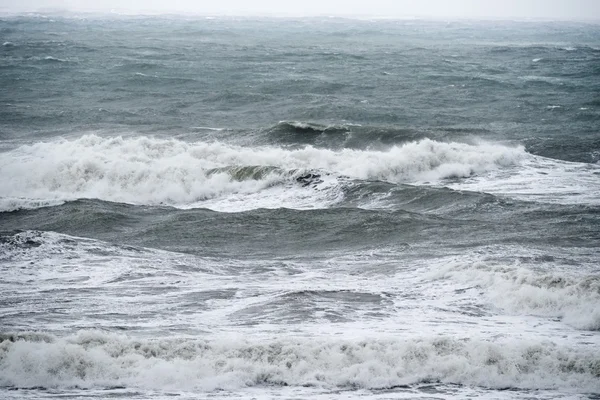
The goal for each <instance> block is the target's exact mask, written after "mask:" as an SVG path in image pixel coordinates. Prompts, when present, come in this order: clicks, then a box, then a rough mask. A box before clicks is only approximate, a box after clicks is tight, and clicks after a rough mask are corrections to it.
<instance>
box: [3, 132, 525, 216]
mask: <svg viewBox="0 0 600 400" xmlns="http://www.w3.org/2000/svg"><path fill="white" fill-rule="evenodd" d="M526 156H527V154H526V153H525V151H524V149H523V148H522V147H516V148H512V147H506V146H502V145H497V144H478V145H474V144H473V145H472V144H465V143H445V142H437V141H434V140H430V139H424V140H420V141H415V142H410V143H406V144H404V145H402V146H393V147H391V148H389V149H388V150H386V151H369V150H353V149H342V150H338V151H334V150H328V149H317V148H314V147H312V146H305V147H303V148H299V149H292V150H290V149H283V148H279V147H241V146H234V145H227V144H223V143H218V142H214V143H205V142H196V143H187V142H183V141H178V140H164V139H155V138H147V137H142V138H122V137H116V138H102V137H99V136H96V135H85V136H83V137H81V138H78V139H74V140H61V141H57V142H46V143H36V144H33V145H28V146H22V147H19V148H17V149H15V150H12V151H10V152H6V153H2V154H1V155H0V186H1V187H3V188H4V191H3V193H2V199H1V202H2V204H0V206H1V207H2V209H3V210H11V209H17V208H22V207H35V206H36V204H39V203H40V202H41V203H44V202H47V203H48V204H55V203H56V202H59V201H69V200H74V199H78V198H96V199H101V200H106V201H114V202H124V203H131V204H148V205H158V204H165V205H171V206H175V207H190V206H194V205H197V204H196V203H197V202H201V201H206V200H213V199H219V198H221V199H223V198H227V197H228V196H230V195H244V194H252V193H254V194H255V193H258V192H260V191H263V190H265V189H268V188H272V187H273V186H278V185H279V186H281V185H292V186H291V187H293V188H294V190H295V189H298V188H297V187H298V186H299V185H295V183H296V180H297V179H298V178H300V177H301V176H303V175H305V174H307V173H313V172H315V171H316V173H315V175H320V174H324V175H328V176H330V177H331V181H332V182H331V185H330V186H329V188H330V189H331V190H332V191H333V192H331V193H329V194H327V196H325V197H327V200H323V201H322V202H321V201H316V204H318V205H321V206H327V205H330V204H332V202H334V203H335V202H336V201H339V200H340V197H339V192H340V191H341V189H340V188H339V187H337V188H335V189H334V188H333V187H334V186H336V185H337V186H339V182H338V183H336V182H334V181H336V180H337V181H339V180H340V179H342V180H343V179H346V178H349V179H362V180H380V181H387V182H391V183H419V182H429V181H434V182H435V181H439V180H443V179H446V178H462V177H469V176H472V175H477V174H481V173H486V172H489V171H492V170H496V169H501V168H505V167H510V166H513V165H516V164H518V163H519V162H520V160H521V159H522V158H524V157H526ZM325 186H326V185H325ZM315 192H317V191H312V193H310V196H308V197H311V196H313V197H314V193H315ZM334 192H335V193H334ZM303 193H304V194H303V195H302V196H300V197H303V198H304V197H307V196H306V193H307V192H306V191H304V192H303ZM316 200H319V198H318V196H317V199H316ZM312 203H314V202H312ZM312 203H311V201H310V200H308V199H306V201H304V203H301V204H312ZM257 206H258V207H265V206H264V205H260V204H259V203H257ZM279 206H280V207H281V206H288V207H292V208H294V207H295V204H294V202H293V201H291V202H290V204H284V205H279ZM314 206H315V205H314V204H313V205H312V207H314Z"/></svg>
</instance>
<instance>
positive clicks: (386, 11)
mask: <svg viewBox="0 0 600 400" xmlns="http://www.w3.org/2000/svg"><path fill="white" fill-rule="evenodd" d="M43 8H60V9H68V10H74V11H103V12H110V11H111V10H115V11H128V12H133V13H148V12H150V13H160V12H176V13H186V12H189V13H196V14H227V15H289V16H304V15H338V16H351V15H354V16H387V17H410V16H419V17H460V18H543V19H548V18H549V19H586V20H589V19H593V20H600V0H195V1H194V0H0V10H2V11H17V12H18V11H35V10H40V9H43Z"/></svg>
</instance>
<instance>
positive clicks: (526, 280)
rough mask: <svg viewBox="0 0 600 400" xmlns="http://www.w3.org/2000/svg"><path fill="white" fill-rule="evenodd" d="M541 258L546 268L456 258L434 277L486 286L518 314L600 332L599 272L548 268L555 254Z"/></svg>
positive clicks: (503, 306)
mask: <svg viewBox="0 0 600 400" xmlns="http://www.w3.org/2000/svg"><path fill="white" fill-rule="evenodd" d="M540 257H541V259H542V261H543V263H544V265H545V268H546V270H543V271H540V270H534V269H531V268H526V267H522V266H519V265H505V264H502V263H494V262H489V261H479V262H478V261H476V260H475V261H470V262H465V260H464V259H457V260H455V261H450V262H448V265H447V266H446V267H443V268H441V269H439V270H438V271H435V272H433V274H432V276H433V277H435V278H448V277H450V278H452V279H454V280H458V281H460V282H462V283H465V284H470V285H476V286H477V287H478V288H484V289H485V291H486V292H485V293H486V297H487V298H488V300H489V302H490V303H491V304H493V305H494V307H497V308H500V309H503V310H505V311H507V312H509V313H512V314H515V315H523V314H529V315H538V316H543V317H550V318H558V319H561V320H562V321H563V322H564V323H566V324H568V325H570V326H573V327H575V328H577V329H582V330H590V331H600V308H598V304H600V275H599V274H598V273H593V272H591V273H588V274H586V273H585V272H583V271H578V273H577V274H572V273H568V272H567V271H561V270H549V269H548V268H549V264H550V263H551V262H552V261H554V259H553V257H551V256H548V255H541V256H538V259H539V258H540ZM524 261H527V260H524Z"/></svg>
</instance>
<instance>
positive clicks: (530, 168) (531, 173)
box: [447, 155, 600, 205]
mask: <svg viewBox="0 0 600 400" xmlns="http://www.w3.org/2000/svg"><path fill="white" fill-rule="evenodd" d="M599 173H600V168H599V167H598V166H597V165H593V164H586V163H576V162H568V161H561V160H554V159H549V158H545V157H541V156H533V155H529V156H528V157H524V158H522V160H521V162H520V163H519V167H518V169H504V170H500V169H498V170H494V171H490V172H489V173H488V174H480V175H479V176H473V177H469V178H467V179H463V180H461V181H459V182H452V183H450V184H448V185H447V186H448V187H450V188H452V189H456V190H469V191H475V192H485V193H491V194H496V195H504V196H509V197H512V198H515V199H518V200H525V201H538V202H546V203H557V204H594V205H597V204H600V179H598V174H599Z"/></svg>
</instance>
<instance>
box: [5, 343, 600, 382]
mask: <svg viewBox="0 0 600 400" xmlns="http://www.w3.org/2000/svg"><path fill="white" fill-rule="evenodd" d="M7 336H10V335H3V336H2V338H6V337H7ZM13 339H14V340H6V339H5V340H4V341H2V342H1V343H0V371H1V373H0V386H9V387H20V388H25V387H52V388H65V387H83V388H88V387H114V385H115V384H117V385H124V386H133V387H141V388H169V387H175V388H194V389H201V390H217V389H235V388H241V387H247V386H261V385H277V386H288V385H289V386H317V387H330V388H331V387H338V388H368V389H380V388H391V387H397V386H401V385H408V384H414V383H419V382H431V381H434V382H442V383H452V384H464V385H477V386H483V387H490V388H528V389H546V388H576V389H578V390H589V391H598V390H600V383H599V382H600V381H599V380H598V377H600V359H598V357H597V356H596V355H594V354H590V353H587V354H583V353H578V352H576V351H575V350H572V349H570V348H564V347H559V346H556V345H554V344H552V343H548V342H545V343H539V342H538V343H529V342H506V343H492V342H487V341H481V340H456V339H453V338H447V337H441V338H435V339H413V340H404V341H403V340H395V339H381V340H375V339H366V340H354V341H349V340H335V339H301V338H299V339H291V338H290V339H281V340H273V339H269V340H261V341H251V340H246V339H237V338H231V339H219V340H214V341H211V340H202V339H160V340H135V339H131V338H128V337H126V336H120V335H115V334H106V333H101V332H95V331H86V332H79V333H78V334H76V335H74V336H69V337H66V338H55V339H54V340H48V339H42V340H40V339H38V338H29V337H28V336H27V335H24V334H21V335H13Z"/></svg>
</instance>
